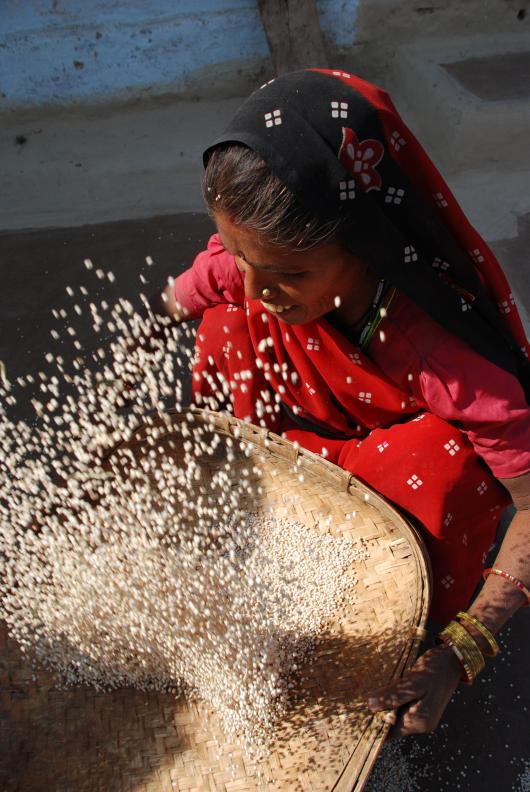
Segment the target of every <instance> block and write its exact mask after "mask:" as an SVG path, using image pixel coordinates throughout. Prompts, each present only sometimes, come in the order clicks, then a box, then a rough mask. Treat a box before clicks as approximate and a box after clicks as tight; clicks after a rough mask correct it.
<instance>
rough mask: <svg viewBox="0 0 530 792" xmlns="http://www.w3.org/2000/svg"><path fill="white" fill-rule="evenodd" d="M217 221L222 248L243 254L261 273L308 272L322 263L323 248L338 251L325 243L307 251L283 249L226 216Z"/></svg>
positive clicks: (221, 216) (218, 217)
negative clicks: (288, 270) (307, 270)
mask: <svg viewBox="0 0 530 792" xmlns="http://www.w3.org/2000/svg"><path fill="white" fill-rule="evenodd" d="M214 219H215V222H216V225H217V230H218V232H219V237H220V240H221V243H222V245H223V247H224V248H225V249H227V250H228V251H229V252H230V253H232V254H233V255H241V254H243V255H244V257H245V260H246V261H247V263H249V264H252V266H253V267H256V268H258V269H263V270H267V269H269V270H281V269H283V268H290V269H292V270H295V269H300V270H302V269H308V268H310V267H311V266H312V265H313V264H314V265H315V266H317V265H318V262H320V261H321V256H322V251H323V248H324V247H325V248H329V249H331V248H334V247H335V246H334V245H331V244H330V243H323V244H322V245H317V246H315V247H314V248H311V249H309V250H305V251H301V250H296V249H295V248H294V249H288V248H283V247H279V246H278V245H274V244H272V243H270V242H267V240H266V239H264V238H263V236H261V235H260V234H258V233H257V232H256V231H253V230H252V229H249V228H245V226H243V225H241V224H236V223H234V222H233V221H231V220H230V218H228V217H227V216H226V215H216V216H215V218H214Z"/></svg>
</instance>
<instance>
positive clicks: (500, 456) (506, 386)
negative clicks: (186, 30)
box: [155, 70, 530, 735]
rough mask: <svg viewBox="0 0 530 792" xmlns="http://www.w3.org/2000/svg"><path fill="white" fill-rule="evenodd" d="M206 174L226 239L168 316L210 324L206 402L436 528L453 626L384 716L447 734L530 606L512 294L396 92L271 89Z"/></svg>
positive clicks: (527, 480)
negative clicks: (464, 692) (443, 728)
mask: <svg viewBox="0 0 530 792" xmlns="http://www.w3.org/2000/svg"><path fill="white" fill-rule="evenodd" d="M205 166H206V171H205V180H204V195H205V200H206V203H207V206H208V209H209V211H210V213H211V214H212V217H213V219H214V220H215V222H216V225H217V228H218V234H217V235H215V236H213V237H212V239H211V240H210V243H209V246H208V250H207V251H205V252H204V253H202V254H200V255H199V256H198V257H197V259H196V260H195V263H194V265H193V267H192V268H191V269H190V270H188V271H187V272H186V273H184V274H183V275H182V276H180V278H178V279H177V281H176V283H175V286H174V287H168V289H167V290H166V292H165V293H164V294H163V295H162V297H163V299H161V300H159V301H158V304H157V305H155V307H157V308H158V309H159V310H162V311H165V312H168V313H170V314H172V315H174V316H176V318H178V319H183V318H196V317H198V316H202V317H203V320H202V324H201V326H200V328H199V331H198V334H197V349H196V362H195V369H194V374H193V387H194V395H195V399H196V401H197V402H198V403H199V404H206V405H207V406H211V407H213V408H215V409H230V410H233V412H234V414H235V415H236V416H237V417H239V418H242V419H244V420H249V421H252V422H254V423H257V424H260V425H263V426H267V427H268V428H270V429H273V430H275V431H277V432H283V433H284V435H285V436H286V437H288V438H289V439H291V440H293V441H294V440H295V441H297V442H299V443H300V444H301V445H302V446H304V447H306V448H308V449H310V450H312V451H315V452H317V453H320V454H322V455H324V456H326V457H327V458H328V459H330V460H331V461H333V462H335V463H336V464H338V465H340V466H341V467H343V468H345V469H347V470H349V471H351V472H352V473H354V474H355V475H356V476H358V477H359V478H360V479H362V480H363V481H365V482H366V483H368V484H369V485H370V486H372V487H373V488H374V489H376V490H378V491H379V492H381V493H382V494H383V495H384V496H385V497H387V498H389V499H390V500H391V501H393V502H394V503H395V504H396V505H397V506H398V507H399V508H401V509H403V510H404V511H405V512H406V513H407V514H408V515H409V517H410V518H411V519H413V520H414V521H415V523H416V524H417V525H418V526H419V528H420V530H421V531H422V534H423V536H424V539H425V541H426V543H427V547H428V549H429V553H430V557H431V561H432V566H433V579H434V587H433V589H434V597H433V604H432V610H431V618H432V619H433V621H435V622H437V623H445V622H447V621H449V622H450V623H449V625H448V626H447V627H446V628H445V629H444V630H442V632H441V633H440V641H441V643H440V645H439V646H436V647H435V648H433V649H430V650H429V651H427V652H426V653H425V654H423V655H422V656H421V657H420V658H419V660H418V662H417V663H416V665H415V667H414V669H413V670H412V671H411V672H410V673H408V674H407V675H406V676H405V677H404V678H403V679H402V680H400V681H399V682H398V683H397V684H395V685H392V686H391V687H390V688H387V689H386V690H384V691H380V692H379V693H378V694H377V695H374V696H373V697H372V698H371V699H370V706H371V707H372V708H373V709H374V710H378V709H386V708H389V707H392V708H398V707H399V708H401V709H400V714H399V717H398V722H397V724H396V726H395V729H394V733H395V734H396V735H405V734H411V733H414V732H421V731H429V730H432V729H433V728H434V727H435V726H436V724H437V723H438V721H439V719H440V717H441V715H442V713H443V711H444V709H445V707H446V705H447V703H448V701H449V699H450V698H451V695H452V694H453V692H454V690H455V688H456V686H457V685H458V682H459V680H460V678H464V679H465V680H466V681H469V682H471V681H473V680H474V678H475V677H476V676H477V674H478V673H479V672H480V670H481V669H482V667H483V665H484V659H483V656H484V655H485V654H492V653H495V651H496V643H495V639H494V637H493V634H494V633H496V632H497V631H498V630H499V629H500V628H501V627H502V626H503V625H504V623H505V622H506V621H507V620H508V619H509V618H510V617H511V616H512V614H513V613H514V612H515V611H516V610H518V608H519V607H521V606H522V605H523V604H525V603H526V602H527V599H528V598H529V597H530V592H529V591H528V589H527V586H530V553H529V551H528V548H529V547H530V541H529V540H530V520H529V517H528V515H529V511H528V508H529V505H530V497H529V491H530V474H529V471H530V412H529V410H528V405H527V398H528V393H529V392H530V375H529V366H528V360H527V357H526V356H525V354H523V352H524V353H526V351H527V350H526V340H525V337H524V333H523V329H522V325H521V322H520V319H519V316H518V314H517V310H516V308H515V305H514V303H513V298H512V297H511V294H510V291H509V287H508V285H507V282H506V280H505V278H504V275H503V273H502V271H501V269H500V267H499V265H498V263H497V262H496V260H495V258H494V256H493V255H492V253H491V251H490V250H489V249H488V248H487V246H486V245H485V243H484V241H483V240H482V239H481V238H480V237H479V235H478V234H477V233H476V232H475V231H474V230H473V229H472V228H471V226H470V225H469V223H468V221H467V220H466V218H465V217H464V215H463V213H462V211H461V210H460V208H459V207H458V205H457V203H456V201H455V200H454V198H453V196H452V195H451V193H450V192H449V189H448V188H447V186H446V185H445V183H444V182H443V180H442V179H441V177H440V175H439V173H438V172H437V170H436V169H435V168H434V166H433V164H432V163H431V161H430V160H429V159H428V157H427V156H426V154H425V153H424V152H423V150H422V149H421V147H420V146H419V144H418V143H417V141H416V140H415V139H414V137H413V136H412V134H411V133H410V131H409V130H408V129H407V128H406V127H405V126H404V124H403V122H402V121H401V119H400V117H399V115H398V114H397V112H396V110H395V108H394V107H393V105H392V103H391V101H390V99H389V97H388V96H387V95H386V93H385V92H383V91H381V90H380V89H378V88H376V87H375V86H373V85H370V84H368V83H366V82H364V81H363V80H361V79H359V78H357V77H354V76H352V75H348V74H346V73H344V72H335V71H334V72H331V71H323V70H307V71H303V72H296V73H293V74H288V75H284V76H282V77H280V78H278V79H276V80H273V81H271V82H270V83H267V84H266V85H265V86H262V88H261V89H260V90H259V91H256V92H255V93H254V94H252V96H251V97H250V98H249V99H248V100H247V101H246V102H245V103H244V104H243V106H242V107H241V108H240V110H239V111H238V113H237V114H236V116H235V118H234V119H233V121H232V122H231V124H230V126H229V127H228V129H227V131H226V132H225V134H224V135H223V136H222V137H221V138H219V139H218V140H217V141H215V143H214V144H213V145H212V146H211V147H210V148H209V149H208V150H207V151H206V153H205ZM155 302H156V301H155ZM525 393H526V396H525ZM510 501H513V502H514V504H515V505H516V507H517V513H516V516H515V518H514V519H513V521H512V523H511V525H510V528H509V530H508V533H507V535H506V538H505V539H504V541H503V544H502V547H501V549H500V552H499V554H498V557H497V559H496V561H495V569H494V570H493V573H492V574H489V576H488V577H487V580H486V583H485V585H484V587H483V589H482V591H481V592H480V594H479V595H478V596H477V597H476V599H475V600H474V601H473V602H472V604H471V605H470V606H469V608H468V610H467V611H464V610H463V609H464V608H466V606H468V603H469V601H470V599H471V597H472V594H473V592H474V590H475V588H476V586H477V584H478V582H479V580H480V577H481V573H482V571H483V563H484V558H485V555H486V552H487V550H488V548H489V547H490V545H491V544H492V542H493V540H494V536H495V530H496V527H497V525H498V521H499V517H500V514H501V512H502V510H503V509H504V507H505V506H506V505H508V504H509V503H510ZM457 613H458V616H457ZM450 620H452V621H450Z"/></svg>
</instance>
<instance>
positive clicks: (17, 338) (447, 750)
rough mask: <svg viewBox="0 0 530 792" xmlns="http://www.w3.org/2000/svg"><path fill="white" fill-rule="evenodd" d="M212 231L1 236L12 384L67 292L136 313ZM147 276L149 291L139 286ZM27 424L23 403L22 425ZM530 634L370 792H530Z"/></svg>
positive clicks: (380, 770)
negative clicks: (82, 291)
mask: <svg viewBox="0 0 530 792" xmlns="http://www.w3.org/2000/svg"><path fill="white" fill-rule="evenodd" d="M211 230H212V226H211V222H210V220H209V219H208V218H207V217H206V216H205V215H200V214H183V215H175V216H165V217H162V218H152V219H149V220H145V221H138V220H134V221H127V222H113V223H107V224H101V225H97V226H84V227H81V228H74V229H60V230H46V231H36V232H14V233H9V234H3V235H0V251H1V253H0V261H1V267H0V360H2V361H3V362H4V363H5V366H6V369H7V374H8V376H9V378H10V379H11V380H14V379H16V377H18V376H22V375H25V374H28V373H30V372H33V373H34V372H36V371H38V370H41V369H45V368H46V364H45V361H44V360H43V357H44V354H45V352H46V351H48V350H50V349H52V347H53V343H54V342H53V340H52V339H51V337H50V330H51V329H52V328H53V327H54V326H56V322H55V320H54V319H53V318H52V316H51V310H52V308H61V307H65V308H67V307H68V305H71V303H72V300H71V298H70V297H68V295H67V293H66V291H65V289H66V286H67V285H76V286H78V285H81V284H84V285H85V286H86V287H87V289H89V291H90V295H89V297H87V298H86V299H87V301H88V302H89V301H91V299H93V296H92V295H94V294H97V296H99V297H100V298H101V297H103V296H104V297H105V299H107V301H108V302H109V303H110V302H112V301H114V300H115V299H116V298H117V297H118V296H125V297H127V298H128V299H130V300H131V302H133V304H135V305H139V293H140V291H142V290H143V291H144V292H145V293H147V294H150V293H151V292H152V291H155V289H157V288H159V287H160V286H161V285H162V284H163V283H164V282H165V280H166V278H167V277H168V275H176V274H177V273H178V272H180V271H182V270H183V269H184V268H186V267H187V266H189V264H190V263H191V262H192V259H193V256H194V254H195V253H197V252H198V251H199V250H201V249H202V248H203V247H204V246H205V243H206V241H207V239H208V236H209V234H210V233H211ZM146 256H151V257H152V258H153V260H154V262H155V264H154V265H153V266H152V267H147V265H146V263H145V257H146ZM86 257H89V258H91V259H92V260H93V262H94V265H95V266H101V267H103V268H104V269H108V270H112V272H113V273H114V274H115V276H116V280H115V282H114V283H109V282H107V281H106V282H105V285H104V286H102V283H103V281H97V280H96V279H95V278H94V275H93V274H91V273H89V272H87V270H86V268H85V267H84V265H83V260H84V259H85V258H86ZM141 274H143V275H144V277H146V278H148V283H146V284H142V283H141V282H140V280H139V276H140V275H141ZM78 337H79V340H80V341H81V343H82V344H83V346H84V348H85V350H86V351H87V352H90V351H91V350H93V349H94V348H95V347H96V346H97V345H98V344H99V343H100V339H97V338H96V337H95V336H94V335H93V333H92V331H91V330H90V327H89V323H88V321H86V320H84V319H81V320H80V321H79V323H78ZM30 415H31V412H30V408H29V406H28V404H25V403H23V402H21V403H20V404H19V405H18V406H17V408H16V416H17V417H18V418H20V419H22V420H30ZM529 627H530V609H528V610H521V611H519V613H518V614H516V616H515V617H514V618H513V620H512V621H511V623H510V625H509V626H508V627H507V628H506V629H505V630H504V631H503V633H502V636H501V644H502V654H501V655H500V657H499V658H498V659H497V660H495V661H494V662H490V663H489V664H488V668H487V672H486V673H484V675H483V676H482V677H481V678H480V679H479V681H478V682H477V683H476V685H474V686H473V687H471V688H467V687H465V686H462V687H461V688H460V689H459V690H458V691H457V693H456V694H455V696H454V699H453V701H452V702H451V704H450V706H449V707H448V709H447V712H446V715H445V717H444V719H443V721H442V723H441V724H440V725H439V727H438V729H437V730H436V732H435V733H434V734H432V735H427V736H416V737H411V738H407V739H404V740H401V741H398V742H396V743H390V744H388V746H387V747H385V749H384V751H383V754H382V756H381V758H380V760H379V762H378V764H377V765H376V768H375V771H374V773H373V776H372V779H371V781H370V784H369V787H368V789H369V790H370V792H382V790H387V792H408V791H409V790H410V792H427V791H429V792H430V791H431V790H437V791H438V790H446V789H447V790H449V789H451V790H470V791H471V790H473V792H474V790H477V792H478V790H481V792H489V791H490V790H491V792H493V790H495V792H499V791H500V792H511V791H513V792H528V790H530V778H529V776H530V743H529V739H528V738H529V712H530V683H529V681H528V669H529V668H530V641H529V640H528V635H529ZM0 717H1V713H0Z"/></svg>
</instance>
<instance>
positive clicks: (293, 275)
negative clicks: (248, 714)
mask: <svg viewBox="0 0 530 792" xmlns="http://www.w3.org/2000/svg"><path fill="white" fill-rule="evenodd" d="M285 274H286V275H287V277H288V278H295V279H296V278H303V277H304V275H307V272H286V273H285Z"/></svg>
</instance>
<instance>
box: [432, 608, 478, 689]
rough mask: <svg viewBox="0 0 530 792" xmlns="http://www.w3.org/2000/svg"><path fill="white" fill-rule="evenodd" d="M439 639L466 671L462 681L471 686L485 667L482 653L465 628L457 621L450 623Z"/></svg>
mask: <svg viewBox="0 0 530 792" xmlns="http://www.w3.org/2000/svg"><path fill="white" fill-rule="evenodd" d="M438 639H439V640H440V641H441V642H442V643H444V644H446V646H449V647H450V648H451V649H452V650H453V652H454V653H455V655H456V656H457V658H458V659H459V661H460V664H461V666H462V668H463V670H464V673H463V675H462V681H463V682H466V683H467V684H468V685H471V684H472V683H473V682H474V681H475V679H476V678H477V676H478V675H479V674H480V672H481V671H482V670H483V668H484V666H485V662H484V657H483V655H482V652H481V651H480V649H479V648H478V646H477V643H476V641H475V640H474V638H472V637H471V635H470V634H469V633H468V631H467V630H466V628H465V627H462V625H461V624H460V623H459V622H457V621H452V622H449V624H448V625H447V627H445V628H444V629H443V630H442V632H441V633H440V634H439V636H438Z"/></svg>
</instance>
